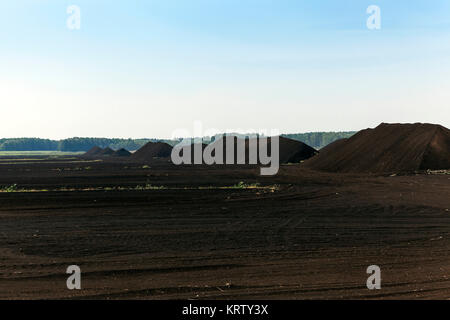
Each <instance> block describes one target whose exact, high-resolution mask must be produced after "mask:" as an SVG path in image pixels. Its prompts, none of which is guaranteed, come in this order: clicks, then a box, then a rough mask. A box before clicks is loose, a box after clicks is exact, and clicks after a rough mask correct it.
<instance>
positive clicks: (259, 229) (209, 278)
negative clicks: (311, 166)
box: [0, 157, 450, 299]
mask: <svg viewBox="0 0 450 320" xmlns="http://www.w3.org/2000/svg"><path fill="white" fill-rule="evenodd" d="M19 160H20V159H2V160H1V161H0V186H3V190H4V191H6V190H7V189H8V188H6V187H8V186H11V185H14V184H17V186H16V187H13V188H9V189H8V190H9V191H15V192H1V193H0V299H28V298H31V299H37V298H89V299H91V298H93V299H122V298H126V299H174V298H176V299H178V298H183V299H184V298H193V299H316V298H321V299H322V298H324V299H352V298H357V299H359V298H362V299H365V298H376V299H391V298H395V299H397V298H399V299H403V298H408V299H416V298H420V299H448V298H450V278H449V277H450V212H449V210H450V175H425V174H420V175H410V176H392V177H390V176H389V177H375V176H371V177H370V176H358V175H338V174H325V173H319V172H313V171H308V170H306V169H303V168H302V165H289V166H283V167H282V168H281V170H280V173H279V174H278V175H277V176H275V177H264V178H262V177H260V176H259V175H258V172H259V171H258V170H257V168H244V167H234V168H215V167H184V168H183V167H173V166H171V165H169V164H168V163H167V162H165V161H159V162H158V163H155V164H153V165H147V166H144V164H136V163H128V162H126V161H122V162H108V161H81V160H79V159H76V158H67V159H62V158H57V159H52V160H42V159H40V158H39V157H36V158H32V159H26V160H25V161H19ZM22 160H24V159H22ZM240 181H244V182H245V183H247V184H249V185H251V186H253V187H252V188H230V187H232V186H234V185H235V184H237V183H239V182H240ZM255 183H259V184H260V187H261V188H254V186H255V185H254V184H255ZM137 186H140V188H137V189H136V190H135V188H136V187H137ZM160 187H164V188H163V189H161V188H160ZM71 264H76V265H79V266H80V267H81V270H82V287H83V288H82V290H81V291H69V290H68V289H67V288H66V278H67V275H66V274H65V270H66V268H67V266H69V265H71ZM373 264H376V265H379V266H380V267H381V270H382V289H381V290H376V291H369V290H368V289H367V288H366V279H367V277H368V275H367V274H366V268H367V267H368V266H369V265H373Z"/></svg>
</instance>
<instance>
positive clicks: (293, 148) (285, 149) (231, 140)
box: [202, 135, 317, 164]
mask: <svg viewBox="0 0 450 320" xmlns="http://www.w3.org/2000/svg"><path fill="white" fill-rule="evenodd" d="M278 138H279V150H278V153H279V162H280V163H298V162H301V161H303V160H306V159H309V158H311V157H312V156H314V155H316V154H317V150H315V149H314V148H312V147H310V146H308V145H306V144H304V143H303V142H300V141H297V140H292V139H288V138H284V137H278ZM264 140H266V141H264ZM262 142H263V143H264V144H266V145H267V151H266V152H264V153H263V154H267V155H268V156H270V157H272V138H271V137H269V138H267V137H258V138H245V139H244V138H238V137H236V136H232V135H231V136H226V137H223V138H220V139H217V140H216V141H213V142H212V143H211V144H209V145H208V148H214V149H217V148H219V150H220V145H221V144H222V147H223V152H222V155H221V156H219V155H218V157H216V158H219V159H223V160H222V161H223V163H229V162H228V161H227V156H229V158H230V159H229V160H231V159H232V160H233V163H234V164H237V163H238V157H237V155H238V152H243V154H242V155H241V159H242V160H244V159H245V164H249V163H251V161H250V153H251V152H253V154H254V156H253V157H256V158H252V159H253V161H255V159H256V162H257V163H260V162H261V161H260V156H259V153H260V150H259V149H260V145H261V143H262ZM228 145H229V147H231V146H233V147H234V150H233V149H230V150H231V155H228V154H227V146H228ZM206 147H207V146H206V145H203V148H202V149H205V148H206ZM274 151H275V150H274ZM244 153H245V154H244ZM211 154H212V156H214V157H215V150H214V151H212V152H211ZM253 163H254V162H253Z"/></svg>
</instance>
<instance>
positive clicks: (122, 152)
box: [114, 148, 131, 157]
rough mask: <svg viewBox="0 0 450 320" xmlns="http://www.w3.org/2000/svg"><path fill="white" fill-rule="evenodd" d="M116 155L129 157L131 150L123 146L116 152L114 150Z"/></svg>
mask: <svg viewBox="0 0 450 320" xmlns="http://www.w3.org/2000/svg"><path fill="white" fill-rule="evenodd" d="M114 156H115V157H129V156H131V152H130V151H128V150H126V149H124V148H122V149H119V150H117V151H116V152H114Z"/></svg>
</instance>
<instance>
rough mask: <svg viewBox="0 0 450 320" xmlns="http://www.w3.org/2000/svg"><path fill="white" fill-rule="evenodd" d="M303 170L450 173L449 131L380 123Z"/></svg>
mask: <svg viewBox="0 0 450 320" xmlns="http://www.w3.org/2000/svg"><path fill="white" fill-rule="evenodd" d="M305 166H306V167H309V168H311V169H315V170H323V171H330V172H364V173H400V172H413V171H418V170H427V169H431V170H441V169H450V130H449V129H447V128H445V127H443V126H440V125H434V124H422V123H415V124H386V123H382V124H380V125H379V126H378V127H376V128H375V129H366V130H362V131H360V132H358V133H357V134H355V135H354V136H352V137H350V138H348V139H342V140H338V141H335V142H334V143H333V144H331V145H329V146H327V147H325V148H324V149H322V150H321V152H320V153H319V154H318V155H317V156H315V157H314V158H312V159H310V160H308V161H307V162H306V163H305Z"/></svg>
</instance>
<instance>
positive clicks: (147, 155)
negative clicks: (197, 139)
mask: <svg viewBox="0 0 450 320" xmlns="http://www.w3.org/2000/svg"><path fill="white" fill-rule="evenodd" d="M171 153H172V147H171V146H170V145H168V144H167V143H164V142H148V143H147V144H145V145H144V146H143V147H142V148H140V149H139V150H137V151H136V152H135V153H133V154H132V155H131V159H133V160H136V161H151V160H153V159H154V158H168V157H170V154H171Z"/></svg>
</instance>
